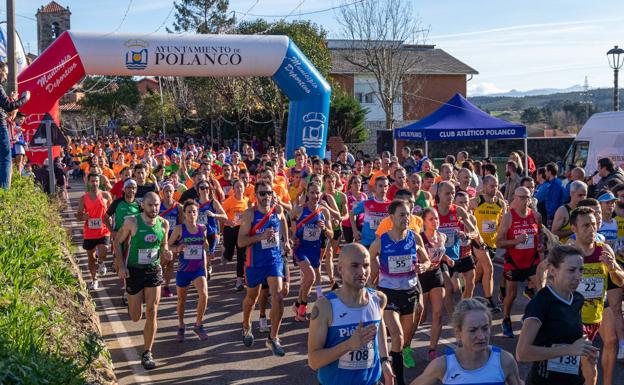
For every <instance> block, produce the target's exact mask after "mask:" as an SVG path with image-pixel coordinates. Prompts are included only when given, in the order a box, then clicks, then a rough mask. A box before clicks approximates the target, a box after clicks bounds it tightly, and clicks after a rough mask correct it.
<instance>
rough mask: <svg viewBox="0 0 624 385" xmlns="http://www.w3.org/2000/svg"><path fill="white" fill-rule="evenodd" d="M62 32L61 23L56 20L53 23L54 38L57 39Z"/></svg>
mask: <svg viewBox="0 0 624 385" xmlns="http://www.w3.org/2000/svg"><path fill="white" fill-rule="evenodd" d="M60 34H61V28H60V27H59V23H57V22H56V21H55V22H54V23H52V34H51V36H52V39H56V38H57V37H59V35H60Z"/></svg>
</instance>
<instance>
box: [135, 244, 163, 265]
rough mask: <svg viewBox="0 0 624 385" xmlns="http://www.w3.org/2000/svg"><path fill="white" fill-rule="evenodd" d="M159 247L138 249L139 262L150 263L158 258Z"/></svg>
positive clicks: (142, 263)
mask: <svg viewBox="0 0 624 385" xmlns="http://www.w3.org/2000/svg"><path fill="white" fill-rule="evenodd" d="M158 250H159V249H157V248H156V249H139V264H141V265H151V264H152V263H153V262H154V261H155V260H157V259H158Z"/></svg>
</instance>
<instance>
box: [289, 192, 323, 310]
mask: <svg viewBox="0 0 624 385" xmlns="http://www.w3.org/2000/svg"><path fill="white" fill-rule="evenodd" d="M320 199H321V186H320V185H319V184H316V183H310V184H309V185H308V186H307V191H306V204H305V206H297V207H295V209H294V210H293V212H292V215H291V218H293V219H296V220H294V221H293V226H292V227H293V229H292V230H293V233H294V235H295V236H294V238H295V246H294V250H293V258H294V262H295V265H297V266H299V268H300V269H301V286H300V288H299V296H298V297H297V300H296V301H295V303H294V304H293V307H292V310H293V312H294V313H295V321H298V322H303V321H306V320H307V306H308V296H309V295H310V291H311V289H312V284H316V286H317V288H318V289H317V298H318V297H320V296H321V295H319V291H320V292H321V294H322V290H321V289H320V285H321V249H322V248H324V246H323V245H322V240H321V234H324V235H325V237H326V239H331V238H332V236H333V231H332V225H331V222H330V218H331V216H330V213H329V210H328V209H327V207H324V206H321V205H319V201H320Z"/></svg>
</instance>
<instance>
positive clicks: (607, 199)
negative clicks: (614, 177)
mask: <svg viewBox="0 0 624 385" xmlns="http://www.w3.org/2000/svg"><path fill="white" fill-rule="evenodd" d="M615 200H617V198H616V197H615V195H613V193H612V192H611V191H607V192H606V193H604V194H602V195H601V196H599V197H598V202H611V201H615Z"/></svg>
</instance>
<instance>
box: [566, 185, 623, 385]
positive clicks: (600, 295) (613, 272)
mask: <svg viewBox="0 0 624 385" xmlns="http://www.w3.org/2000/svg"><path fill="white" fill-rule="evenodd" d="M570 196H571V197H573V196H574V192H573V190H572V189H571V190H570ZM570 224H571V228H572V231H573V233H574V234H575V236H576V240H575V243H574V245H575V246H577V247H578V248H579V249H581V250H582V251H583V255H584V258H583V278H582V279H581V283H580V284H579V286H578V288H577V289H576V290H577V291H578V292H579V293H581V294H582V295H583V298H584V300H585V301H584V303H583V309H582V312H581V313H582V314H581V317H582V320H583V334H585V335H586V337H587V339H589V340H590V341H592V342H593V341H594V338H595V337H596V335H597V334H600V338H601V339H602V342H603V345H604V350H603V352H602V355H601V361H602V370H603V376H602V377H603V379H602V381H603V382H602V383H603V384H605V385H612V384H613V372H614V370H615V359H616V352H617V347H618V341H617V335H616V333H615V321H614V319H613V313H612V312H611V309H609V308H606V309H605V307H604V297H605V294H606V289H607V279H608V278H611V280H612V281H613V283H614V284H615V285H617V286H622V285H624V270H622V268H621V267H620V265H619V264H618V263H617V262H616V259H615V254H614V253H613V250H612V249H611V247H609V246H608V245H607V244H604V243H597V242H596V241H595V238H596V233H597V229H598V226H597V221H596V214H595V213H594V210H593V209H591V208H589V207H579V208H577V209H574V210H573V211H572V213H571V214H570ZM581 370H582V372H583V377H585V383H586V384H587V385H596V382H597V380H598V369H597V367H596V363H595V362H590V361H589V360H588V359H587V357H581ZM618 383H619V382H618Z"/></svg>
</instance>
